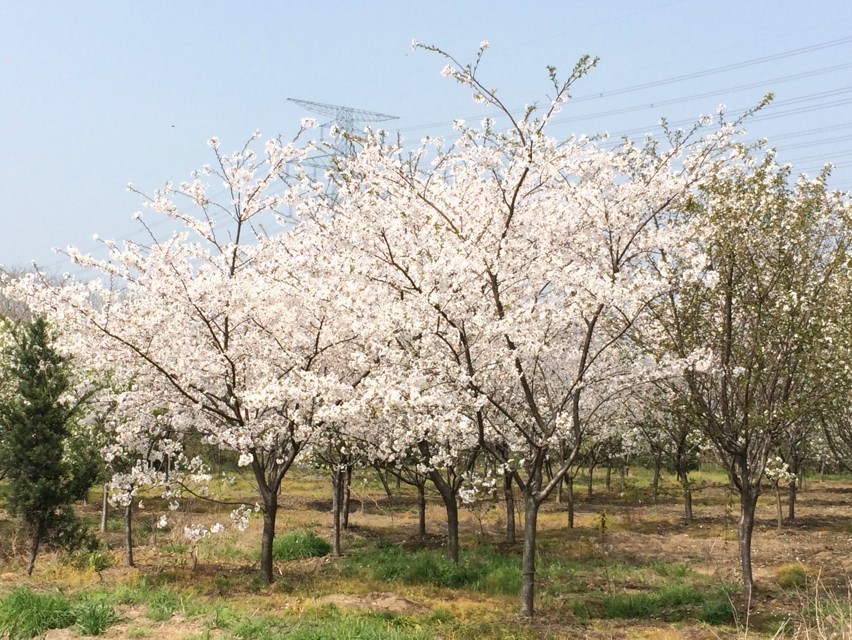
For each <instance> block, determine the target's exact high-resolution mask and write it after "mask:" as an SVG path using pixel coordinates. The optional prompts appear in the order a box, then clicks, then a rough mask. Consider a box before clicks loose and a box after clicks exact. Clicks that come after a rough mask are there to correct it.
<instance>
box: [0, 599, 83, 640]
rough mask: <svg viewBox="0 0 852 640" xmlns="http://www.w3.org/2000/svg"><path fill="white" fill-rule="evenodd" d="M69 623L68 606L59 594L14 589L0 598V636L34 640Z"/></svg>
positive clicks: (69, 608) (70, 616)
mask: <svg viewBox="0 0 852 640" xmlns="http://www.w3.org/2000/svg"><path fill="white" fill-rule="evenodd" d="M72 624H74V613H73V612H72V611H71V603H70V602H68V599H67V598H66V597H65V596H63V595H62V594H59V593H36V592H35V591H33V590H32V589H28V588H17V589H13V590H12V591H10V592H9V593H8V594H6V595H5V596H4V597H3V598H2V599H0V633H2V634H3V635H4V637H9V638H34V637H36V636H40V635H42V634H44V633H45V632H46V631H47V630H49V629H64V628H66V627H70V626H71V625H72Z"/></svg>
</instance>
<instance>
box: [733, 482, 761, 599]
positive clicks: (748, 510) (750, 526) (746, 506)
mask: <svg viewBox="0 0 852 640" xmlns="http://www.w3.org/2000/svg"><path fill="white" fill-rule="evenodd" d="M756 507H757V493H756V492H755V491H754V489H753V488H752V487H751V486H749V485H748V484H744V485H743V488H742V492H741V493H740V523H739V527H738V528H737V542H738V543H739V548H740V564H741V567H742V580H743V592H744V593H745V596H746V597H747V598H748V599H749V600H750V599H751V596H752V593H753V592H754V575H753V574H752V567H751V539H752V534H753V533H754V512H755V509H756Z"/></svg>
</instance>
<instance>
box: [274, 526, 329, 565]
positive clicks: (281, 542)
mask: <svg viewBox="0 0 852 640" xmlns="http://www.w3.org/2000/svg"><path fill="white" fill-rule="evenodd" d="M330 551H331V545H330V544H329V543H328V541H326V540H323V539H322V538H320V537H319V536H318V535H316V534H315V533H314V532H313V531H305V530H298V531H288V532H287V533H282V534H281V535H279V536H276V538H275V540H273V542H272V557H273V558H274V559H275V560H279V561H280V560H301V559H303V558H314V557H322V556H326V555H328V553H329V552H330Z"/></svg>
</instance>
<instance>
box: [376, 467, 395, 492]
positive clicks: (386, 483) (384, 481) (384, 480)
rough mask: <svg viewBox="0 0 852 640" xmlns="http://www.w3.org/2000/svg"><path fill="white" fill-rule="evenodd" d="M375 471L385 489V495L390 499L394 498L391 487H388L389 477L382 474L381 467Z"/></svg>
mask: <svg viewBox="0 0 852 640" xmlns="http://www.w3.org/2000/svg"><path fill="white" fill-rule="evenodd" d="M375 469H376V473H377V474H379V481H380V482H381V483H382V487H383V488H384V490H385V494H386V495H387V497H388V499H390V498H393V494H392V493H391V490H390V487H389V486H388V479H387V476H386V475H385V474H384V473H383V472H382V469H381V467H379V466H376V467H375Z"/></svg>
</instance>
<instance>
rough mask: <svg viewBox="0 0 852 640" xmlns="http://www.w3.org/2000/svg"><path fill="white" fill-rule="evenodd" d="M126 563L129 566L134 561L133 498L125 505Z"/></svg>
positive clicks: (132, 564) (131, 565)
mask: <svg viewBox="0 0 852 640" xmlns="http://www.w3.org/2000/svg"><path fill="white" fill-rule="evenodd" d="M124 564H125V565H126V566H128V567H133V566H135V565H134V563H133V500H132V499H131V500H130V502H128V503H127V505H126V506H125V507H124Z"/></svg>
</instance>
